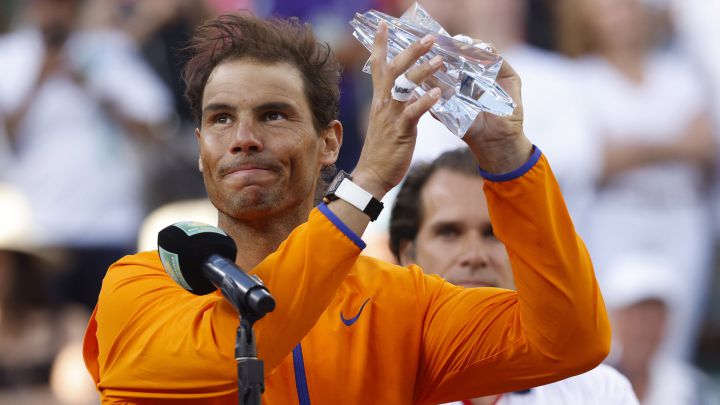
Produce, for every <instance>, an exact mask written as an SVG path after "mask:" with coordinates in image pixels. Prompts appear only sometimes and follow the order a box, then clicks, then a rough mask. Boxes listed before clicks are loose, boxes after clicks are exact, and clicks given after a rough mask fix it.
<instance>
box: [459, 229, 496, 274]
mask: <svg viewBox="0 0 720 405" xmlns="http://www.w3.org/2000/svg"><path fill="white" fill-rule="evenodd" d="M488 253H489V252H488V247H487V245H486V244H485V243H483V240H482V237H480V236H468V238H467V240H466V243H465V244H464V248H463V252H462V253H461V257H460V264H461V265H462V266H463V267H464V268H467V269H469V270H471V271H472V270H480V269H482V268H485V267H486V266H487V265H488V263H489V258H490V257H489V254H488Z"/></svg>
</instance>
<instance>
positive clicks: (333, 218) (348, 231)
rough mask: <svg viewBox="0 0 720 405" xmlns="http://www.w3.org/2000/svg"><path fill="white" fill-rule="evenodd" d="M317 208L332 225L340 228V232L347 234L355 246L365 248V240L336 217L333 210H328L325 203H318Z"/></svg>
mask: <svg viewBox="0 0 720 405" xmlns="http://www.w3.org/2000/svg"><path fill="white" fill-rule="evenodd" d="M318 210H320V212H322V213H323V214H324V215H325V216H326V217H327V219H329V220H330V222H332V223H333V225H335V226H336V227H337V228H338V229H339V230H340V232H342V233H344V234H345V236H347V237H348V238H349V239H350V240H351V241H353V243H355V244H356V245H357V247H359V248H360V250H363V249H365V246H367V245H366V244H365V242H364V241H363V240H362V239H361V238H360V237H359V236H358V235H357V234H356V233H355V232H353V231H352V230H351V229H350V228H348V227H347V225H345V223H344V222H343V221H342V220H340V218H338V216H337V215H335V213H334V212H332V211H330V208H328V206H327V204H325V203H320V205H318Z"/></svg>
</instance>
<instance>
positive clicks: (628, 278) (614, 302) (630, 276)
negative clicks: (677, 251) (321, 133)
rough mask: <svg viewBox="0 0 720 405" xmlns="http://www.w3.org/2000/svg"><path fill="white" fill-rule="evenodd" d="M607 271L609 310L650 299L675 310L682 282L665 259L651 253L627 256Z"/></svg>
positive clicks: (607, 303)
mask: <svg viewBox="0 0 720 405" xmlns="http://www.w3.org/2000/svg"><path fill="white" fill-rule="evenodd" d="M607 270H608V272H607V277H606V278H605V282H604V283H603V284H602V293H603V297H604V298H605V304H606V305H607V306H608V308H610V309H618V308H623V307H628V306H630V305H633V304H637V303H639V302H642V301H646V300H650V299H657V300H661V301H663V302H664V303H665V304H666V305H668V306H674V300H675V299H674V296H675V291H676V290H677V288H679V287H680V286H681V282H682V280H681V279H679V277H678V276H677V273H676V272H675V269H674V268H673V267H672V265H671V264H670V263H669V261H668V260H666V259H665V258H663V257H659V256H657V255H650V254H647V253H634V254H629V255H624V256H622V257H620V258H619V259H618V260H616V261H615V262H613V263H612V264H611V265H610V266H609V267H608V268H607Z"/></svg>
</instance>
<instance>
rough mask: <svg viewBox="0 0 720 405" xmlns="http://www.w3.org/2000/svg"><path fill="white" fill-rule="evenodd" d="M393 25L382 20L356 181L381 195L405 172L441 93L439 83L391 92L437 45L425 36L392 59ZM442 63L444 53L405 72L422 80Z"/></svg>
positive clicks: (412, 79)
mask: <svg viewBox="0 0 720 405" xmlns="http://www.w3.org/2000/svg"><path fill="white" fill-rule="evenodd" d="M387 40H388V28H387V25H386V24H385V23H384V22H381V23H380V25H379V26H378V31H377V34H376V35H375V42H374V45H373V51H372V56H371V67H372V81H373V100H372V105H371V109H370V122H369V125H368V131H367V134H366V136H365V144H364V146H363V150H362V153H361V154H360V159H359V161H358V164H357V167H356V169H355V171H354V172H353V181H354V182H356V183H357V184H359V185H360V186H361V187H363V188H365V189H366V190H367V191H369V192H370V193H372V194H373V195H374V196H375V197H376V198H381V197H382V196H384V195H385V193H386V192H387V191H388V190H390V189H391V188H393V187H394V186H396V185H397V184H398V183H399V182H400V181H401V180H402V178H403V177H404V176H405V173H406V172H407V170H408V168H409V167H410V161H411V159H412V154H413V151H414V149H415V140H416V137H417V123H418V120H419V119H420V117H421V116H422V115H423V114H424V113H426V112H427V111H428V110H429V109H430V108H431V107H432V106H433V104H435V103H436V102H437V101H438V99H439V98H440V89H439V88H434V89H432V90H431V91H429V92H427V93H426V94H424V95H423V96H422V97H420V98H414V97H413V98H411V99H410V100H408V101H398V100H395V99H393V98H392V97H391V91H392V89H393V86H394V85H395V80H396V79H397V78H398V77H399V76H400V75H402V74H404V73H405V72H406V71H408V69H410V68H411V67H412V66H413V65H414V64H415V62H417V60H418V59H419V58H420V57H421V56H423V55H425V54H426V53H427V52H428V51H429V50H430V48H432V45H433V42H434V38H433V37H432V36H426V37H425V38H423V39H422V40H421V41H419V42H416V43H414V44H412V45H411V46H410V47H408V48H407V49H405V50H404V51H403V52H401V53H400V54H398V55H397V56H396V57H395V58H394V59H393V60H392V61H390V62H388V61H387V49H388V45H387ZM442 66H443V64H442V59H440V57H436V58H433V59H432V60H430V61H427V62H425V63H423V64H422V65H420V66H418V67H417V68H414V69H412V70H410V71H408V72H407V73H406V77H407V79H409V80H410V81H411V82H413V83H415V84H421V83H422V82H423V81H425V80H426V79H428V78H429V77H431V76H432V74H433V73H435V72H436V71H437V70H438V69H441V68H442Z"/></svg>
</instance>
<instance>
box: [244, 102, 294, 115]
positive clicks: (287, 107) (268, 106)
mask: <svg viewBox="0 0 720 405" xmlns="http://www.w3.org/2000/svg"><path fill="white" fill-rule="evenodd" d="M268 110H280V111H295V106H293V105H292V104H290V103H286V102H283V101H270V102H267V103H263V104H260V105H259V106H256V107H253V111H255V112H260V111H268Z"/></svg>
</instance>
